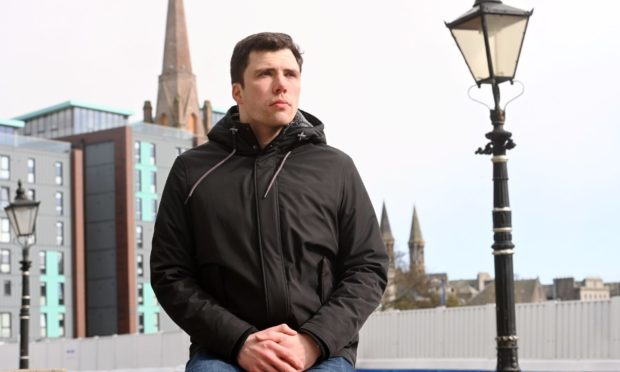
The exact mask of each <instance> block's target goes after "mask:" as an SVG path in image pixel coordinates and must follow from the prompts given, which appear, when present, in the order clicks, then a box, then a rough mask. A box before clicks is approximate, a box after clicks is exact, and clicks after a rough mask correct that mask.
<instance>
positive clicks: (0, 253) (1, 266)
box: [0, 249, 11, 274]
mask: <svg viewBox="0 0 620 372" xmlns="http://www.w3.org/2000/svg"><path fill="white" fill-rule="evenodd" d="M10 272H11V251H10V250H8V249H0V273H2V274H8V273H10Z"/></svg>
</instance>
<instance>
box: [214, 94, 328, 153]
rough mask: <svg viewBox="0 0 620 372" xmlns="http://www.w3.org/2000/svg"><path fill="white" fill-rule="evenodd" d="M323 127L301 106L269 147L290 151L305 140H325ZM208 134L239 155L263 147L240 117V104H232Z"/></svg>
mask: <svg viewBox="0 0 620 372" xmlns="http://www.w3.org/2000/svg"><path fill="white" fill-rule="evenodd" d="M323 128H324V125H323V123H322V122H321V121H320V120H319V119H317V118H316V117H315V116H313V115H311V114H309V113H307V112H305V111H302V110H297V114H295V117H294V118H293V121H291V123H290V124H288V125H287V126H286V127H284V129H282V131H281V132H280V134H278V136H277V137H276V138H275V139H274V140H273V141H271V143H270V144H269V145H267V147H266V148H265V150H268V149H272V148H274V149H277V150H280V151H282V152H286V151H290V150H292V149H293V148H295V147H297V146H300V145H302V144H305V143H315V144H324V143H326V140H325V134H324V132H323ZM207 136H208V137H209V140H210V141H214V142H217V143H219V144H222V145H224V146H226V147H227V148H229V149H230V150H236V153H237V154H239V155H252V154H257V153H259V152H261V151H262V150H261V149H260V146H259V145H258V141H257V140H256V136H254V133H253V132H252V129H251V128H250V126H249V125H248V124H246V123H241V122H240V121H239V109H238V107H237V106H232V107H231V108H230V109H229V110H228V112H227V113H226V115H225V116H224V117H223V118H222V119H221V120H220V121H218V122H217V124H215V125H214V126H213V128H212V129H211V131H209V134H208V135H207Z"/></svg>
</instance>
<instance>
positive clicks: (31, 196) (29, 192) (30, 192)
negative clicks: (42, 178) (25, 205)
mask: <svg viewBox="0 0 620 372" xmlns="http://www.w3.org/2000/svg"><path fill="white" fill-rule="evenodd" d="M26 196H27V197H28V200H36V199H35V198H34V197H35V196H37V195H36V193H35V192H34V189H28V190H26Z"/></svg>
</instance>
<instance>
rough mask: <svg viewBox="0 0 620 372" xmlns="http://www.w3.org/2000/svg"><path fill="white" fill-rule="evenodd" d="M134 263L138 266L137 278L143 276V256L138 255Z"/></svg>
mask: <svg viewBox="0 0 620 372" xmlns="http://www.w3.org/2000/svg"><path fill="white" fill-rule="evenodd" d="M136 262H137V266H138V271H137V274H138V276H144V256H143V255H141V254H139V255H138V257H137V259H136Z"/></svg>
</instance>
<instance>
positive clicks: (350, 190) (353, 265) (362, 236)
mask: <svg viewBox="0 0 620 372" xmlns="http://www.w3.org/2000/svg"><path fill="white" fill-rule="evenodd" d="M342 175H343V187H342V197H341V204H340V208H339V212H338V226H339V238H338V239H339V247H338V257H337V258H336V265H335V268H336V273H337V277H336V280H337V283H336V284H335V285H334V290H333V292H332V293H331V295H330V297H329V298H328V300H327V301H326V302H325V304H323V306H322V307H321V308H320V309H319V311H318V312H317V313H316V314H315V315H314V316H313V317H312V318H310V319H309V320H308V321H307V322H306V323H304V324H303V325H302V326H301V328H300V330H301V331H302V332H306V333H310V334H311V335H312V336H313V337H314V338H315V339H318V340H320V343H322V345H320V346H322V353H323V355H322V357H323V358H329V357H330V356H331V355H333V354H334V353H336V352H338V351H339V350H341V349H342V348H344V347H345V346H346V345H348V344H349V343H351V342H352V341H354V340H355V338H356V335H357V334H358V332H359V330H360V328H361V327H362V325H363V324H364V322H365V321H366V319H367V318H368V316H370V314H371V313H372V312H373V311H374V310H375V309H376V308H377V307H378V306H379V303H380V301H381V297H382V295H383V292H384V290H385V286H386V283H387V267H388V256H387V252H386V249H385V245H384V244H383V240H382V238H381V234H380V232H379V225H378V222H377V217H376V216H375V212H374V209H373V206H372V204H371V202H370V198H369V197H368V194H367V192H366V189H365V187H364V184H363V183H362V179H361V177H360V176H359V173H358V172H357V169H356V168H355V165H354V164H353V161H352V160H351V159H350V158H349V157H347V163H346V165H345V169H344V171H343V172H342Z"/></svg>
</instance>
